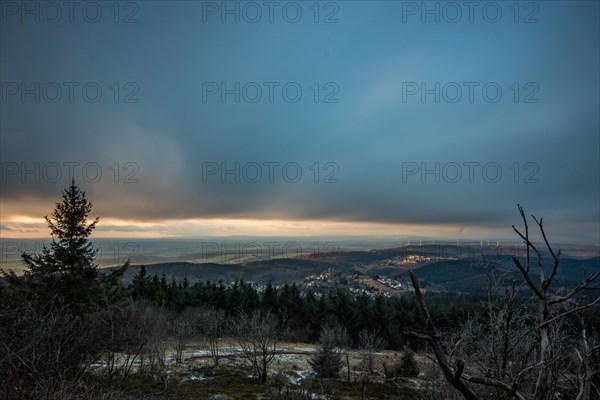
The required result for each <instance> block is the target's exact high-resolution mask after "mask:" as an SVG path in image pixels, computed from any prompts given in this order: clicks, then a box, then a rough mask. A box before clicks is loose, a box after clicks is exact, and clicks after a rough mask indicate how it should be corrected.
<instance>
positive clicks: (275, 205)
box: [0, 2, 600, 238]
mask: <svg viewBox="0 0 600 400" xmlns="http://www.w3.org/2000/svg"><path fill="white" fill-rule="evenodd" d="M199 4H200V3H198V4H194V3H176V4H174V3H167V2H147V3H140V16H139V22H138V23H135V24H114V23H113V22H112V21H111V20H102V21H100V22H99V23H98V24H89V23H85V21H75V22H74V23H72V24H68V23H66V24H51V23H39V24H36V23H33V24H22V23H20V22H18V20H8V21H7V23H6V24H2V28H1V29H2V35H1V36H2V38H1V39H0V40H1V41H2V42H1V44H2V57H1V61H0V63H1V67H2V68H1V70H2V82H3V83H7V82H8V83H11V82H16V83H18V84H21V83H23V82H25V83H26V84H27V85H29V87H31V85H33V84H34V83H35V82H42V83H44V82H46V83H47V82H58V83H59V84H60V85H61V86H62V87H63V89H64V88H65V84H64V83H65V82H77V83H79V86H77V87H78V88H80V87H83V86H84V85H85V84H86V83H90V82H92V83H95V84H96V85H98V86H99V87H100V88H101V89H102V93H103V96H102V99H101V100H100V101H98V102H90V101H87V100H86V99H85V98H83V97H82V95H81V93H80V92H79V91H76V92H75V93H79V95H78V97H77V96H76V97H75V99H74V101H73V102H69V101H67V100H65V99H64V98H63V99H62V100H61V101H58V102H56V103H49V102H47V101H44V99H43V98H42V101H40V102H39V103H36V102H35V101H33V100H32V98H33V97H32V96H33V95H27V96H28V97H27V96H26V101H24V102H23V101H21V100H20V94H17V95H15V96H9V97H8V98H7V99H6V101H4V100H3V102H2V111H1V114H2V115H1V116H2V118H1V121H0V130H1V138H0V142H1V143H0V144H1V149H0V157H1V161H2V167H3V171H2V174H3V176H2V193H1V200H2V202H3V211H2V213H3V215H5V213H7V212H10V213H11V215H16V214H18V213H17V211H19V210H20V211H21V212H22V214H25V215H29V216H38V215H44V214H46V213H48V211H49V210H50V209H51V207H52V204H53V202H54V201H56V200H57V198H58V196H59V194H60V190H61V188H62V187H64V186H65V185H66V184H67V182H68V179H69V176H68V175H69V172H70V171H71V170H70V169H69V168H71V167H72V168H73V169H72V171H73V172H74V176H75V178H76V180H77V182H78V184H80V185H81V186H82V187H83V188H84V189H85V190H86V191H87V193H88V195H89V196H90V197H91V199H92V200H93V201H94V203H95V212H96V213H97V214H98V215H100V216H101V217H103V218H104V217H115V218H121V219H127V220H134V221H146V222H150V223H152V222H153V221H163V220H167V219H189V218H211V217H216V218H252V219H263V218H265V219H270V218H275V219H299V220H302V219H323V220H335V221H361V222H390V223H392V222H394V223H410V224H427V225H429V224H431V225H436V224H448V225H456V226H464V225H472V226H491V227H506V226H510V224H512V223H515V222H516V219H515V216H516V212H515V210H516V204H517V203H521V204H524V205H525V206H526V207H528V209H530V210H532V211H535V213H536V214H538V215H543V216H544V217H545V218H546V219H548V220H549V219H551V218H554V219H555V220H559V221H561V223H565V224H566V223H567V222H568V221H581V222H582V224H583V221H590V220H591V221H593V222H595V223H598V222H599V219H600V215H599V210H598V201H599V191H600V187H599V179H598V170H599V169H600V165H599V161H598V159H599V151H600V150H599V147H600V144H599V139H598V132H599V130H600V127H599V126H598V107H599V100H598V90H597V88H598V85H599V83H598V74H597V71H598V69H599V65H598V42H597V37H598V20H597V18H596V16H597V14H598V5H597V4H595V3H585V2H582V3H561V2H551V3H550V2H547V3H540V8H541V12H540V15H539V16H538V17H539V21H538V22H537V23H533V24H522V23H514V22H513V20H512V19H511V18H512V17H511V14H510V10H509V9H506V10H505V11H506V14H505V16H506V18H504V19H503V20H502V21H500V22H499V23H489V22H486V21H485V20H483V19H481V18H479V19H477V20H475V21H474V22H472V23H470V22H468V21H463V22H461V23H457V24H453V23H444V22H443V21H442V22H441V23H433V22H432V21H429V22H428V23H421V22H420V19H419V18H415V19H409V20H408V21H407V22H406V23H402V14H401V12H402V8H401V5H400V4H399V3H398V4H394V3H391V2H389V3H387V2H386V3H383V2H382V3H377V5H373V4H369V3H366V2H351V3H340V9H341V14H340V15H339V22H338V23H336V24H315V23H313V22H311V20H310V18H308V17H307V18H306V19H304V20H302V21H301V22H300V23H298V24H290V23H287V22H285V21H281V20H280V21H276V22H275V23H272V24H271V23H268V22H266V23H255V24H252V23H244V22H243V21H242V22H240V23H228V22H225V23H221V22H220V19H218V18H217V19H214V20H210V19H209V22H207V23H202V8H201V6H200V5H199ZM308 15H310V14H308ZM525 39H526V40H525ZM473 81H474V82H477V83H478V86H477V87H478V91H476V93H477V95H476V97H475V99H474V101H472V102H471V101H469V100H467V99H466V98H465V97H466V96H467V94H466V92H464V94H463V95H464V96H465V97H463V99H462V100H461V101H458V102H456V103H452V102H449V101H446V100H445V98H444V96H442V98H441V100H440V101H436V100H435V95H429V96H428V97H427V96H426V98H425V101H424V102H423V101H421V98H420V95H418V94H417V95H415V96H409V97H408V98H407V96H406V93H405V92H403V90H404V89H405V88H406V87H407V86H406V84H407V83H409V84H410V85H413V84H414V83H417V87H418V84H420V83H423V82H425V84H426V86H428V87H432V85H434V84H435V83H436V82H441V85H442V86H443V85H444V83H448V82H450V83H452V82H454V83H456V85H458V87H462V88H463V89H465V87H466V86H465V85H464V83H465V82H473ZM207 82H208V83H209V84H211V85H212V83H213V82H216V83H217V87H218V88H219V90H220V86H219V84H220V83H222V82H225V84H226V86H227V87H228V88H230V89H231V88H232V87H235V83H236V82H240V85H241V87H244V84H245V83H248V82H258V86H259V87H262V88H263V89H264V88H265V87H266V86H265V85H264V82H277V83H278V84H279V86H278V89H279V88H281V87H282V86H283V85H285V84H286V83H289V82H294V83H295V84H297V85H299V86H300V87H301V88H302V90H303V97H302V100H301V101H299V102H297V103H291V102H288V101H285V99H283V98H282V94H281V92H280V91H279V90H278V91H276V92H275V94H276V98H275V99H274V101H273V102H269V101H268V100H266V98H267V93H266V92H263V98H262V99H261V101H258V102H256V103H252V102H249V101H246V99H245V98H244V93H242V94H240V96H241V99H240V101H239V102H236V101H235V99H234V98H235V95H227V96H226V101H225V102H221V100H220V95H219V94H217V95H215V96H211V97H209V98H206V93H205V91H203V89H206V87H207V86H206V84H207ZM315 82H317V83H318V85H317V87H318V88H319V99H318V100H319V101H318V102H317V103H315V102H314V99H313V97H314V95H315V91H314V83H315ZM489 82H493V83H495V84H497V85H498V86H499V87H501V88H502V98H501V99H500V101H498V102H490V101H486V100H484V99H483V98H482V95H481V91H480V90H479V88H481V87H482V86H484V85H485V84H486V83H489ZM515 82H518V84H519V86H518V88H517V86H515ZM115 83H117V84H118V86H115ZM327 83H334V84H335V85H333V86H331V85H330V86H327V88H326V87H325V85H326V84H327ZM127 84H130V85H133V86H129V89H127V90H125V89H124V88H125V85H127ZM527 84H530V86H527V87H526V85H527ZM116 87H118V89H115V88H116ZM210 87H211V88H214V86H210ZM252 87H254V86H251V87H250V89H252ZM311 87H312V89H311ZM336 87H337V88H338V89H339V90H338V91H337V92H336V94H335V96H334V97H335V99H337V100H339V101H338V102H337V103H324V102H323V98H324V97H323V96H325V95H326V94H329V93H331V88H336ZM410 87H411V88H414V86H410ZM8 88H9V86H6V84H5V85H4V86H3V90H4V92H3V94H4V95H6V90H7V89H8ZM10 88H14V87H13V86H10ZM131 88H133V89H138V90H137V91H134V92H135V95H134V96H133V97H134V99H135V100H138V102H134V103H124V102H123V99H124V96H126V95H128V94H131V93H134V92H132V91H131ZM115 90H117V93H118V94H119V99H118V101H115V99H114V95H115ZM248 93H249V92H248ZM532 93H533V94H532ZM246 94H247V93H246ZM438 94H439V93H438ZM442 94H443V93H442ZM517 94H518V96H519V99H518V100H517V101H515V95H517ZM527 95H530V96H533V97H532V98H533V99H534V100H537V101H536V102H531V103H526V102H524V101H523V99H524V97H525V96H527ZM63 96H65V95H63ZM203 96H204V97H203ZM36 163H37V164H36ZM222 163H224V164H222ZM235 163H239V165H240V170H239V173H237V178H238V180H239V182H236V181H235V176H234V175H233V174H226V175H225V176H224V178H222V177H221V172H222V171H221V169H222V168H221V167H222V166H223V165H224V166H225V167H226V168H229V169H232V168H234V167H235V165H236V164H235ZM273 163H279V164H278V165H277V166H276V167H275V170H274V176H273V180H272V181H270V179H269V165H271V166H273V165H274V164H273ZM315 163H318V164H315ZM328 163H330V164H328ZM38 164H39V167H38ZM292 164H293V165H292ZM56 165H59V166H60V178H57V175H56ZM255 165H259V166H260V167H261V171H260V173H261V175H260V179H258V180H257V181H256V182H254V181H255V180H256V179H254V178H255V174H254V172H255V171H254V169H253V167H254V166H255ZM286 165H288V166H289V165H292V167H293V166H296V165H297V166H299V167H300V169H301V172H302V176H301V178H300V179H299V180H298V182H292V181H294V180H295V171H294V170H293V169H288V170H287V171H286V172H288V173H289V174H287V175H286V173H285V172H283V167H284V166H286ZM326 165H327V166H328V167H326ZM437 165H439V168H438V172H437V175H438V176H437V178H436V176H435V174H432V173H429V174H427V173H425V174H424V175H423V174H422V172H423V171H422V170H423V167H424V168H426V169H436V168H437V167H436V166H437ZM486 165H487V166H488V167H489V166H490V165H491V167H489V168H488V170H486V171H485V172H484V171H482V169H483V168H484V166H486ZM215 166H217V167H218V170H217V171H216V172H215V170H214V168H215ZM456 166H458V167H459V168H460V174H461V178H460V179H458V180H457V181H456V182H454V178H455V177H456V174H455V172H456V170H455V167H456ZM469 166H471V167H473V168H475V169H474V170H473V171H474V175H473V177H472V180H470V178H469V173H470V170H469V168H471V167H469ZM415 167H417V168H418V170H417V171H416V172H415V170H414V168H415ZM496 167H499V168H500V171H501V177H500V178H499V179H498V180H497V181H496V175H495V174H494V168H496ZM15 168H16V171H15ZM290 168H291V167H290ZM409 168H412V169H409ZM315 169H316V170H317V171H318V175H316V172H315ZM24 170H26V171H29V172H26V173H25V174H24V172H23V171H24ZM31 171H34V172H31ZM36 171H37V172H36ZM98 173H100V176H98ZM36 174H37V175H36ZM36 178H37V179H36ZM436 179H437V181H436ZM335 180H337V182H334V181H335ZM315 181H316V182H315ZM567 215H568V219H567V217H565V216H567ZM581 226H583V225H581ZM155 227H156V226H155ZM138 228H139V227H138V226H136V225H135V224H132V225H131V226H129V227H123V226H111V227H104V228H103V229H105V230H106V229H108V230H121V231H123V230H127V229H132V231H136V230H137V229H138ZM593 228H594V227H593V225H592V229H591V230H590V227H589V225H585V229H588V230H590V231H589V234H590V235H592V236H591V237H592V238H598V232H597V229H593ZM140 229H142V228H140ZM569 229H572V230H577V229H578V228H577V227H570V228H569ZM594 235H595V236H594Z"/></svg>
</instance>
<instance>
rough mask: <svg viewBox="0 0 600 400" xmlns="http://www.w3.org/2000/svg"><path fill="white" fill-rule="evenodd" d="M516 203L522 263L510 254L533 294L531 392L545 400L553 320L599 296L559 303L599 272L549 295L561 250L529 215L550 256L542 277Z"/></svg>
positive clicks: (537, 252)
mask: <svg viewBox="0 0 600 400" xmlns="http://www.w3.org/2000/svg"><path fill="white" fill-rule="evenodd" d="M518 207H519V213H520V214H521V218H522V219H523V224H524V226H525V233H524V234H523V233H521V231H519V230H518V229H517V228H515V226H514V225H513V229H514V231H515V232H516V233H517V234H518V235H519V236H520V237H521V239H523V241H524V242H525V245H526V251H527V254H526V258H525V266H523V265H522V263H521V261H520V260H519V259H518V258H517V257H513V261H514V263H515V265H516V266H517V268H518V269H519V271H521V274H522V275H523V279H524V280H525V282H526V283H527V285H528V286H529V288H530V289H531V291H532V292H533V294H534V298H535V299H536V302H537V310H536V311H537V317H536V324H535V328H534V329H535V335H536V353H535V355H536V363H535V365H536V366H537V367H538V376H537V381H536V384H535V393H534V395H533V400H546V399H548V398H550V397H551V391H552V385H551V383H550V379H551V376H550V375H551V365H550V364H551V363H552V349H553V343H552V342H551V340H550V335H549V332H550V328H551V326H552V325H553V324H556V323H558V322H560V321H561V320H563V319H564V318H565V317H567V316H568V315H570V314H573V313H575V312H577V311H581V310H584V309H586V308H589V307H592V306H594V305H595V304H597V303H598V302H599V301H600V296H599V297H597V298H596V299H594V300H593V301H591V302H589V303H586V304H583V305H577V304H575V305H573V306H571V307H569V308H568V309H566V310H564V309H562V310H561V309H560V307H562V306H564V305H566V304H568V302H569V301H570V300H572V299H573V298H574V297H575V295H577V294H578V293H580V292H581V291H582V290H584V289H586V288H588V286H589V285H590V283H592V282H593V281H594V280H595V279H596V278H598V276H600V272H594V273H592V274H590V275H588V276H587V277H586V278H585V279H584V280H583V281H581V282H580V283H579V284H578V285H577V286H576V287H575V288H574V289H572V290H571V291H570V292H568V293H567V294H566V295H564V296H555V295H553V294H552V293H551V291H550V285H551V284H552V281H553V279H554V278H555V277H556V273H557V272H558V264H559V258H560V254H561V252H560V250H558V252H555V251H554V249H553V248H552V246H551V245H550V243H549V242H548V238H547V237H546V232H545V231H544V225H543V222H542V218H540V219H539V221H538V220H537V219H536V218H535V217H534V216H532V218H533V220H534V221H535V222H536V224H537V225H538V227H539V229H540V232H541V234H542V237H543V238H544V243H545V245H546V248H547V250H548V252H549V253H550V255H551V257H552V271H551V272H550V275H548V276H547V277H546V275H545V271H544V265H543V258H542V252H541V250H540V249H538V247H537V246H536V245H535V244H534V243H533V242H532V241H531V240H530V238H529V226H528V224H527V217H526V216H525V212H524V211H523V207H521V206H520V205H519V206H518ZM532 252H533V253H535V256H536V258H537V264H538V274H539V277H538V283H536V282H535V281H534V277H532V276H531V270H530V266H531V258H532V257H531V255H532V254H531V253H532Z"/></svg>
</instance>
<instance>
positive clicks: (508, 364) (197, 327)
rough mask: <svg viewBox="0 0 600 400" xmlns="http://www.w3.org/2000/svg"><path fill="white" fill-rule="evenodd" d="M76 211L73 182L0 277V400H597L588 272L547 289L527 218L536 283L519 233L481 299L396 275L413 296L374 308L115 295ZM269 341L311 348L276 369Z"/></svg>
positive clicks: (197, 286)
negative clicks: (566, 285)
mask: <svg viewBox="0 0 600 400" xmlns="http://www.w3.org/2000/svg"><path fill="white" fill-rule="evenodd" d="M91 209H92V204H91V203H90V202H89V201H88V200H87V199H86V197H85V194H84V193H83V192H81V191H80V190H79V189H78V188H77V186H76V185H75V183H74V182H73V183H72V184H71V185H70V187H68V188H67V189H65V191H64V192H63V199H62V201H61V202H60V203H57V204H56V208H55V210H54V212H53V214H52V215H51V216H50V217H46V220H47V222H48V226H49V228H50V230H51V233H52V237H53V242H52V244H51V246H50V247H49V248H45V249H44V250H43V252H42V253H41V254H38V255H33V256H32V255H27V254H24V255H23V262H24V264H25V265H26V267H27V270H26V272H25V274H24V275H22V276H17V275H16V274H14V273H12V272H4V271H3V273H2V283H1V284H0V398H2V399H75V398H78V399H96V398H101V399H130V398H131V399H133V398H174V399H192V398H209V397H210V396H213V398H215V399H216V398H219V397H218V396H217V397H214V396H216V395H217V394H222V396H225V395H228V396H231V397H233V398H247V399H254V398H266V399H271V398H272V399H286V398H289V399H309V398H381V399H383V398H388V399H392V398H396V399H419V398H422V399H460V398H466V399H536V400H551V399H558V398H560V399H567V398H569V399H570V398H572V399H578V400H589V399H593V398H600V382H599V380H598V378H599V376H598V375H599V369H600V360H599V356H598V354H599V353H600V340H599V338H598V331H597V328H598V326H597V316H598V306H597V303H598V301H599V300H600V298H599V297H597V294H594V293H595V292H593V291H591V290H590V289H593V287H592V284H593V282H594V280H595V279H596V278H597V277H598V274H597V273H593V274H591V275H589V276H588V277H587V278H586V279H585V280H583V281H582V282H581V283H580V284H579V285H577V286H576V287H574V288H571V289H570V290H566V291H565V290H561V291H554V290H553V289H552V285H551V284H552V280H553V277H554V276H555V275H556V271H557V269H558V265H559V257H560V253H559V252H556V253H555V252H554V250H553V249H552V247H551V246H550V244H549V243H548V241H547V240H546V236H545V233H544V231H543V225H542V223H541V220H540V221H539V222H538V221H537V220H536V222H538V226H539V228H540V230H541V233H542V234H543V240H544V242H543V243H544V245H545V246H546V248H547V251H548V252H549V253H550V255H551V259H552V260H553V263H554V264H553V265H552V267H551V268H550V271H551V272H550V273H549V274H544V268H543V266H540V267H539V269H538V265H537V260H538V258H536V257H537V256H538V255H539V254H540V253H541V250H540V249H538V247H537V246H536V245H535V244H534V243H533V241H531V240H530V237H529V228H528V227H527V226H526V227H525V231H524V233H523V234H521V232H520V231H518V230H516V231H517V234H519V235H520V236H521V237H522V239H523V240H524V241H525V243H526V244H527V246H528V247H527V248H528V253H527V254H528V255H527V258H526V259H525V260H518V259H515V268H517V269H518V270H519V271H520V273H521V274H522V277H523V279H522V281H519V282H514V284H513V287H512V289H510V288H509V289H507V288H506V286H505V285H503V286H502V289H501V290H500V289H498V286H497V285H496V282H497V280H498V279H499V277H495V276H494V275H493V274H490V275H489V276H488V277H487V278H488V279H487V281H486V282H481V285H482V286H483V287H485V288H486V295H485V296H481V297H478V298H477V297H466V296H458V295H446V294H437V295H435V296H432V295H427V294H424V293H422V292H421V290H420V285H419V281H418V280H417V278H416V277H415V276H414V274H411V278H412V282H413V287H414V289H415V295H416V296H415V297H414V298H413V297H412V296H410V297H409V298H405V297H400V298H387V297H384V296H369V295H367V294H363V295H360V296H354V295H352V294H349V293H348V292H344V291H330V292H329V293H326V294H315V293H312V292H310V291H309V292H301V291H300V290H299V289H298V288H297V287H296V286H294V285H285V286H283V287H282V288H281V289H279V290H277V289H275V288H274V287H272V286H271V285H267V287H266V289H265V290H264V291H261V292H259V291H257V290H256V289H255V288H254V287H253V286H252V285H250V284H248V283H244V282H243V281H239V282H237V283H235V284H232V285H225V284H223V283H222V282H219V283H211V282H205V283H194V284H193V285H190V284H189V283H188V282H187V281H186V280H183V281H176V280H175V279H167V277H166V276H164V275H163V276H161V277H158V276H148V275H147V274H146V270H145V269H144V268H143V267H142V268H139V270H138V271H137V272H136V274H135V276H134V278H133V280H132V281H131V283H130V284H128V285H124V284H123V283H122V276H123V273H124V271H125V269H126V268H128V265H127V264H125V265H123V266H122V267H120V268H116V269H112V270H110V271H109V272H101V271H100V270H99V268H98V266H97V264H95V262H94V258H95V252H94V250H93V247H92V246H91V242H90V241H89V236H90V234H91V233H92V231H93V229H94V228H95V226H96V223H97V222H98V220H93V221H91V222H89V221H88V217H89V214H90V212H91ZM520 210H521V215H522V216H523V221H524V223H525V224H527V219H526V218H525V215H524V213H523V211H522V209H520ZM539 259H540V260H541V259H542V257H540V258H539ZM530 267H531V269H532V272H531V274H530ZM534 269H535V270H537V271H538V272H537V275H534V274H533V270H534ZM532 276H535V279H534V278H532ZM527 290H529V291H531V294H532V295H531V296H527V295H523V293H525V294H527V292H526V291H527ZM590 293H592V294H591V295H590ZM284 342H285V343H311V346H310V351H308V350H307V351H305V353H306V354H304V353H303V354H304V355H303V356H302V357H304V358H307V359H308V361H307V362H306V363H305V364H306V365H304V366H303V365H301V362H302V359H301V357H299V358H298V359H297V360H296V359H294V362H296V363H297V364H298V365H296V364H293V365H291V366H290V367H289V368H288V367H282V364H281V363H280V359H281V358H282V357H283V356H284V355H285V354H290V353H291V352H290V351H287V353H286V350H285V348H288V349H289V346H287V345H286V346H287V347H286V346H283V345H282V344H283V343H284ZM195 350H198V351H201V354H200V353H199V354H200V355H198V354H195V353H194V351H195ZM384 350H386V351H387V352H386V351H384ZM304 367H306V368H304ZM194 374H196V375H194ZM318 396H320V397H318ZM221 398H223V399H224V398H227V397H221Z"/></svg>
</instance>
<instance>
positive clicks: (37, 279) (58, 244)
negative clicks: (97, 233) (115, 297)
mask: <svg viewBox="0 0 600 400" xmlns="http://www.w3.org/2000/svg"><path fill="white" fill-rule="evenodd" d="M92 207H93V204H92V203H91V202H90V201H89V200H88V199H87V198H86V195H85V192H84V191H82V190H81V189H80V188H79V187H77V185H76V184H75V180H74V179H72V180H71V184H70V185H69V186H68V187H67V188H66V189H63V192H62V201H60V202H58V203H56V206H55V209H54V211H53V212H52V214H51V216H50V217H48V216H46V217H45V219H46V222H47V224H48V227H49V228H50V233H51V235H52V243H51V244H50V247H46V246H44V247H43V248H42V252H41V253H40V254H34V255H32V254H26V253H23V254H22V260H23V263H24V264H25V267H26V269H25V272H24V275H23V277H22V278H18V277H17V276H16V275H14V273H13V274H9V275H10V276H7V277H8V280H9V282H12V283H18V284H19V285H20V286H24V287H26V288H29V289H33V290H35V291H37V292H38V294H41V295H43V296H45V298H47V299H48V300H49V301H50V299H52V300H51V301H53V302H55V303H58V304H63V305H65V306H67V307H69V308H70V309H71V310H72V311H73V312H75V313H76V314H83V313H85V312H86V311H89V310H91V309H92V308H96V307H95V306H96V305H98V304H99V302H100V301H104V300H106V299H105V297H106V295H108V294H110V291H107V290H106V289H109V286H112V287H113V288H114V287H115V285H117V284H118V281H119V278H120V277H121V276H122V274H123V272H124V271H125V269H126V268H127V266H128V264H129V262H127V263H125V264H124V265H123V266H122V267H121V268H118V269H116V270H113V271H112V272H111V273H110V274H107V275H104V274H101V273H100V271H99V267H98V264H96V262H95V258H96V254H97V249H95V248H94V247H93V244H92V242H91V241H90V240H89V236H90V235H91V233H92V231H93V230H94V229H95V228H96V224H97V223H98V221H99V219H98V218H95V219H94V220H92V221H91V222H88V218H89V215H90V212H91V210H92Z"/></svg>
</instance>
